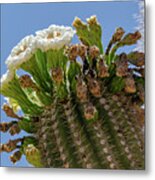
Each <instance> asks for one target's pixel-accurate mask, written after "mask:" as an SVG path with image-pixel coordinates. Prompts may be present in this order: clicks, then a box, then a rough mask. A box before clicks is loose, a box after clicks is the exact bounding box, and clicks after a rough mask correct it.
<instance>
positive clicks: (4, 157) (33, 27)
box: [0, 1, 138, 167]
mask: <svg viewBox="0 0 155 180" xmlns="http://www.w3.org/2000/svg"><path fill="white" fill-rule="evenodd" d="M137 12H138V4H137V3H136V2H135V1H124V2H123V1H118V2H79V3H76V2H74V3H38V4H28V3H27V4H3V5H1V52H0V55H1V75H2V74H3V73H5V72H6V65H5V59H6V58H7V56H8V55H9V53H10V51H11V49H12V48H13V47H14V46H15V45H16V44H17V43H18V42H19V41H20V40H21V39H22V38H23V37H24V36H26V35H29V34H34V32H35V31H37V30H39V29H43V28H46V27H48V26H49V25H50V24H58V25H67V26H70V25H71V24H72V22H73V20H74V17H75V16H78V17H80V18H81V19H82V20H85V19H86V18H88V17H90V16H91V15H96V16H97V18H98V20H99V22H100V24H101V25H102V28H103V37H102V40H103V44H104V47H106V46H107V44H108V42H109V40H110V38H111V35H112V33H113V32H114V30H115V28H116V27H120V26H121V27H123V28H124V29H125V31H126V32H133V31H134V28H135V26H137V23H136V21H135V19H134V18H133V14H135V13H137ZM77 41H78V40H77V37H75V38H74V39H73V42H74V43H75V42H77ZM133 48H134V46H132V47H129V48H125V51H130V50H132V49H133ZM123 50H124V49H123ZM120 51H121V50H120ZM3 102H4V99H3V97H1V105H2V104H3ZM1 121H10V119H9V118H7V117H6V116H5V114H4V113H3V112H2V111H1ZM22 135H24V132H22V133H21V134H20V136H22ZM17 137H19V136H18V135H15V136H14V137H11V138H12V139H13V138H17ZM9 139H10V135H9V134H8V133H5V134H2V133H1V143H4V142H7V141H8V140H9ZM9 155H10V154H7V153H2V154H1V165H2V166H12V163H10V161H9ZM16 166H24V167H25V166H30V165H29V164H28V163H27V162H26V160H25V158H24V157H23V158H22V160H21V161H20V162H18V163H17V164H16Z"/></svg>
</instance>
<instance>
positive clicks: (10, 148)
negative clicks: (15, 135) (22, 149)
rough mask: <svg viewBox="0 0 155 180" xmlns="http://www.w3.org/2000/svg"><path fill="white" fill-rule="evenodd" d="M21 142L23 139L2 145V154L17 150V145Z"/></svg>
mask: <svg viewBox="0 0 155 180" xmlns="http://www.w3.org/2000/svg"><path fill="white" fill-rule="evenodd" d="M19 142H21V139H20V138H19V139H15V140H9V142H8V143H7V144H1V147H0V152H8V153H9V152H11V151H13V150H15V149H16V148H17V143H19Z"/></svg>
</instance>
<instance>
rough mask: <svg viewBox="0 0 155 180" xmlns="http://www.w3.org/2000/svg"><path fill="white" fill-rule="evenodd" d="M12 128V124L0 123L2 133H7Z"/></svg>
mask: <svg viewBox="0 0 155 180" xmlns="http://www.w3.org/2000/svg"><path fill="white" fill-rule="evenodd" d="M11 126H12V122H9V123H8V122H3V123H0V131H2V132H7V131H8V130H9V128H10V127H11Z"/></svg>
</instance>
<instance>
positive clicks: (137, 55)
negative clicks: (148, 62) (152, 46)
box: [128, 51, 145, 67]
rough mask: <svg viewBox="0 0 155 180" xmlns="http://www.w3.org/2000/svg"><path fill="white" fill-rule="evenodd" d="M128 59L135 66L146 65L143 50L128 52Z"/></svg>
mask: <svg viewBox="0 0 155 180" xmlns="http://www.w3.org/2000/svg"><path fill="white" fill-rule="evenodd" d="M128 61H129V62H130V63H132V64H134V65H135V66H138V67H141V66H144V65H145V54H144V53H143V52H138V51H135V52H131V53H130V54H128Z"/></svg>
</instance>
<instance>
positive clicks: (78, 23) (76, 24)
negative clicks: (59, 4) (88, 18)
mask: <svg viewBox="0 0 155 180" xmlns="http://www.w3.org/2000/svg"><path fill="white" fill-rule="evenodd" d="M72 25H73V27H75V28H77V29H78V28H83V27H85V26H86V25H85V24H84V23H83V22H82V21H81V19H80V18H78V17H75V19H74V21H73V24H72Z"/></svg>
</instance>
